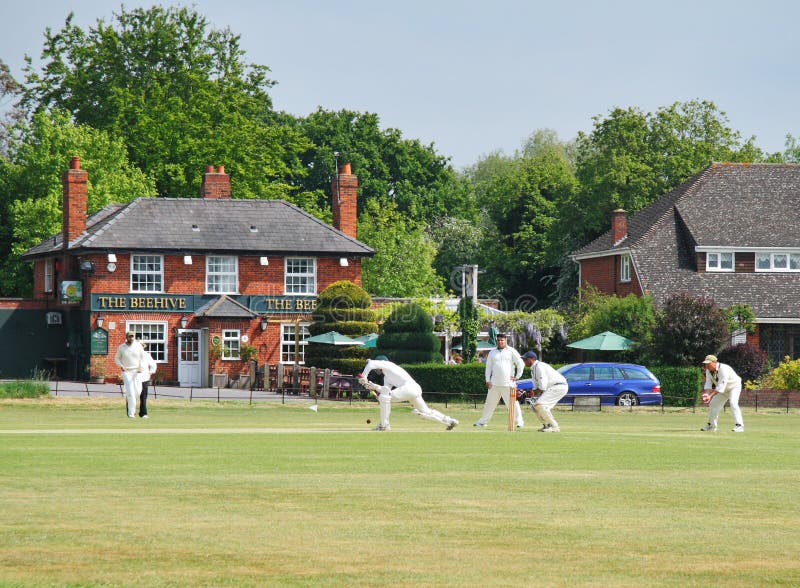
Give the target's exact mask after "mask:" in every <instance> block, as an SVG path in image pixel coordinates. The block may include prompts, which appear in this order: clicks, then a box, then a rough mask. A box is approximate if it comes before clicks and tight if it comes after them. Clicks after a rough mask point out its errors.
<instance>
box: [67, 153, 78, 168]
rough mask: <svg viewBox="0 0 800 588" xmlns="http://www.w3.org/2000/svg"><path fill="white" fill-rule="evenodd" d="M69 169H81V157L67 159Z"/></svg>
mask: <svg viewBox="0 0 800 588" xmlns="http://www.w3.org/2000/svg"><path fill="white" fill-rule="evenodd" d="M69 169H81V158H80V157H78V156H75V157H73V158H72V159H70V160H69Z"/></svg>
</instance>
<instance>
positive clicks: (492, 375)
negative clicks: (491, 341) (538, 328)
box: [486, 345, 525, 386]
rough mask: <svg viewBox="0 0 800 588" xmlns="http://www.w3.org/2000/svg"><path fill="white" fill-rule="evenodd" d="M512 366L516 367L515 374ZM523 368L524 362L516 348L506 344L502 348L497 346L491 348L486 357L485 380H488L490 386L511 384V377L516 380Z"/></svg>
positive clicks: (512, 383) (512, 381)
mask: <svg viewBox="0 0 800 588" xmlns="http://www.w3.org/2000/svg"><path fill="white" fill-rule="evenodd" d="M514 368H516V375H515V370H514ZM524 369H525V362H524V361H522V358H521V357H520V355H519V353H518V352H517V350H516V349H514V348H513V347H509V346H508V345H506V346H505V347H504V348H503V349H500V348H499V347H498V348H497V349H492V351H491V352H490V353H489V357H487V358H486V381H487V382H490V383H491V384H492V386H513V385H514V380H512V378H514V379H516V380H518V379H519V378H520V377H521V376H522V370H524Z"/></svg>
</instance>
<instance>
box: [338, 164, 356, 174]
mask: <svg viewBox="0 0 800 588" xmlns="http://www.w3.org/2000/svg"><path fill="white" fill-rule="evenodd" d="M339 173H340V174H342V175H350V174H352V173H353V172H352V171H350V164H349V163H343V164H342V167H340V168H339Z"/></svg>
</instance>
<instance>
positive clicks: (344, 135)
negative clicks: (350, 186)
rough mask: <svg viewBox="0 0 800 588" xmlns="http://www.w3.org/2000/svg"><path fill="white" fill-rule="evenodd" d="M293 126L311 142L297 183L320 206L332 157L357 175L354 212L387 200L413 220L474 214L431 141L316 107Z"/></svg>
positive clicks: (373, 119)
mask: <svg viewBox="0 0 800 588" xmlns="http://www.w3.org/2000/svg"><path fill="white" fill-rule="evenodd" d="M294 125H295V126H296V127H297V129H298V130H299V131H300V132H301V133H302V134H303V136H304V137H306V138H307V139H308V140H309V141H310V142H311V143H313V147H311V148H310V149H308V150H307V151H306V152H305V153H304V154H303V156H302V161H303V165H304V166H305V167H306V168H307V169H308V175H307V176H306V177H305V179H304V180H303V183H302V186H303V189H304V190H305V191H306V192H314V193H316V194H319V195H320V198H322V202H320V205H321V206H322V205H324V204H325V203H326V202H327V197H326V196H325V194H327V193H328V187H329V186H330V181H331V177H332V176H333V174H334V173H335V169H336V160H337V159H338V162H339V163H340V164H341V163H345V162H349V163H351V164H352V165H353V170H354V173H356V174H357V175H358V185H359V201H358V211H359V213H361V212H363V211H364V210H365V209H366V207H367V203H369V202H371V201H373V200H378V201H381V202H383V201H390V202H393V203H394V204H395V205H396V206H397V210H398V211H399V212H400V213H401V214H403V215H404V216H407V217H409V218H411V219H413V220H426V221H429V220H430V219H432V218H434V217H437V216H441V215H444V214H454V212H453V211H455V214H458V215H459V216H461V217H470V216H474V213H475V206H474V202H472V201H471V200H470V193H469V192H467V191H465V190H463V189H461V188H462V187H461V186H460V185H459V183H458V182H457V179H456V174H455V172H454V171H453V168H452V166H451V165H450V163H449V161H448V159H447V158H446V157H444V156H442V155H440V154H438V153H437V152H436V150H435V148H434V145H433V144H430V145H423V144H422V143H420V142H419V141H418V140H416V139H406V138H404V137H403V135H402V133H401V132H400V131H399V130H397V129H392V128H389V129H381V128H380V118H379V117H378V115H377V114H373V113H359V112H354V111H351V110H340V111H338V112H331V111H327V110H323V109H321V108H320V109H318V110H317V111H315V112H313V113H311V114H309V115H308V116H307V117H305V118H299V119H296V121H295V122H294ZM337 154H338V155H337Z"/></svg>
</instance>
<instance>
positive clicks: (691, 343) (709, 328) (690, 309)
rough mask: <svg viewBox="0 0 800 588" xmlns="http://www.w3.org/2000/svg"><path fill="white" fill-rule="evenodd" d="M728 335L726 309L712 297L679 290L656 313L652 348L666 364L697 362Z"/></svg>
mask: <svg viewBox="0 0 800 588" xmlns="http://www.w3.org/2000/svg"><path fill="white" fill-rule="evenodd" d="M729 335H730V324H729V322H728V316H727V313H726V312H725V311H724V310H722V309H721V308H719V307H718V306H717V304H716V303H715V302H714V300H713V299H712V298H708V297H704V296H692V295H690V294H688V293H686V292H678V293H675V294H673V295H672V296H670V297H669V298H667V300H666V301H665V303H664V306H663V307H662V308H661V309H660V310H659V312H658V313H657V316H656V328H655V332H654V336H653V348H654V351H655V353H656V354H657V357H658V358H659V359H660V360H661V363H663V364H665V365H688V366H692V365H695V366H696V365H700V362H701V361H702V359H703V357H705V356H706V355H707V354H709V353H714V352H716V351H718V350H719V349H721V348H722V346H723V345H725V342H726V341H727V339H728V336H729Z"/></svg>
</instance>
